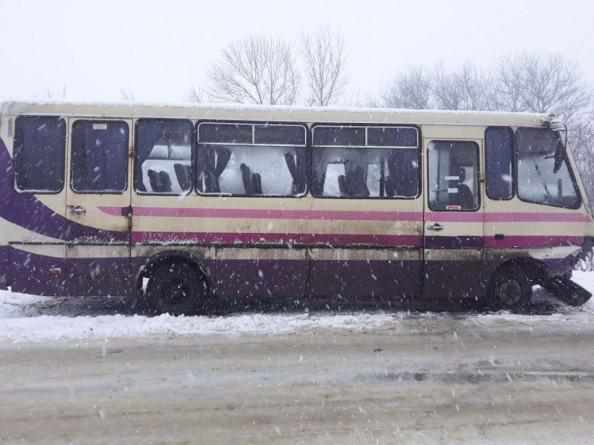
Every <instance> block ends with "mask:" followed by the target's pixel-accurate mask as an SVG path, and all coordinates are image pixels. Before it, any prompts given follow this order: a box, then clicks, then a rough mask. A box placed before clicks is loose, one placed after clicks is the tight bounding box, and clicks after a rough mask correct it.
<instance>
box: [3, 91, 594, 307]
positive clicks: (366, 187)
mask: <svg viewBox="0 0 594 445" xmlns="http://www.w3.org/2000/svg"><path fill="white" fill-rule="evenodd" d="M565 146H566V145H565V143H564V133H563V131H562V128H561V126H560V125H559V123H558V122H556V121H555V120H554V118H553V117H552V116H548V115H543V114H526V113H486V112H485V113H483V112H448V111H407V110H383V109H358V110H357V109H356V110H353V109H315V108H288V107H257V106H253V107H231V106H151V105H141V104H137V105H136V104H127V105H108V104H66V103H64V104H60V103H16V102H11V103H4V104H1V105H0V172H1V175H0V287H3V288H8V287H9V288H11V289H12V290H14V291H18V292H25V293H33V294H39V295H47V296H57V295H60V296H79V297H80V296H83V297H84V296H91V295H92V296H108V295H114V296H115V295H117V296H123V297H129V298H130V301H140V302H141V303H142V305H143V307H145V308H146V309H147V310H148V311H150V312H152V313H162V312H170V313H175V314H179V313H191V312H196V311H204V310H206V308H208V307H210V306H209V305H210V304H211V303H215V304H219V303H220V304H223V305H226V304H228V303H229V304H230V303H234V304H238V303H239V304H240V306H241V307H243V305H250V304H254V303H258V302H271V301H272V302H275V301H285V300H286V301H291V302H294V301H299V302H301V303H303V304H305V305H308V304H313V303H314V302H315V303H316V304H320V303H321V304H326V303H328V304H331V305H332V306H336V305H337V304H338V305H341V304H345V305H347V304H348V305H352V304H354V305H359V304H361V305H363V304H368V303H380V304H382V305H387V306H394V307H402V306H408V305H413V306H415V307H421V306H425V305H431V304H445V303H459V302H461V301H462V302H463V301H469V300H470V301H480V302H486V303H489V304H494V305H497V306H500V307H518V306H522V305H525V304H527V303H528V302H529V301H530V297H531V293H532V287H533V285H536V284H540V285H542V286H545V287H547V288H549V289H551V290H552V291H554V292H555V293H556V294H557V295H559V296H561V297H563V298H564V299H565V300H566V301H568V302H570V303H572V304H576V305H579V304H582V303H583V302H584V301H586V300H587V299H588V298H589V297H590V294H589V293H588V292H586V291H585V290H583V289H582V288H580V287H579V286H577V285H576V284H574V283H573V282H572V281H571V271H572V268H573V267H574V265H575V263H576V262H577V261H578V259H579V258H580V255H581V253H582V252H584V250H586V249H589V248H590V247H591V240H592V237H593V236H594V224H593V222H592V215H591V212H590V210H589V207H588V205H587V200H586V195H585V193H584V188H583V186H582V184H581V181H580V178H579V175H578V174H577V171H576V168H575V165H574V162H573V159H572V156H571V153H569V152H568V151H567V150H566V148H565Z"/></svg>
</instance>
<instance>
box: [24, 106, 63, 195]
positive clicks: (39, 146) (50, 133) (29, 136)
mask: <svg viewBox="0 0 594 445" xmlns="http://www.w3.org/2000/svg"><path fill="white" fill-rule="evenodd" d="M65 144H66V124H65V121H64V120H63V119H61V118H59V117H47V116H43V117H38V116H20V117H18V118H17V119H16V124H15V135H14V160H15V179H16V187H17V189H19V190H22V191H36V192H48V193H56V192H59V191H60V190H62V188H63V187H64V151H65V150H64V147H65Z"/></svg>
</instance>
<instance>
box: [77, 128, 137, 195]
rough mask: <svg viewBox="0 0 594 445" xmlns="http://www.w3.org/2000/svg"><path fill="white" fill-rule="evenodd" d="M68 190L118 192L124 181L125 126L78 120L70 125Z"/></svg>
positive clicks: (126, 159)
mask: <svg viewBox="0 0 594 445" xmlns="http://www.w3.org/2000/svg"><path fill="white" fill-rule="evenodd" d="M71 150H72V173H71V183H72V190H74V191H75V192H82V193H89V192H90V193H92V192H104V193H119V192H123V191H124V190H126V188H127V186H128V185H127V182H128V125H127V124H126V123H125V122H121V121H87V120H79V121H76V122H75V123H74V125H73V126H72V143H71Z"/></svg>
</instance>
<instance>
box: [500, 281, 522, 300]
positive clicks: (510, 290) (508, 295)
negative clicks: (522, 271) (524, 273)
mask: <svg viewBox="0 0 594 445" xmlns="http://www.w3.org/2000/svg"><path fill="white" fill-rule="evenodd" d="M497 298H498V299H499V301H500V302H502V303H503V304H505V305H506V306H513V305H515V304H517V303H519V302H520V301H521V300H522V285H521V284H520V282H519V281H516V280H506V281H503V282H500V283H499V286H497Z"/></svg>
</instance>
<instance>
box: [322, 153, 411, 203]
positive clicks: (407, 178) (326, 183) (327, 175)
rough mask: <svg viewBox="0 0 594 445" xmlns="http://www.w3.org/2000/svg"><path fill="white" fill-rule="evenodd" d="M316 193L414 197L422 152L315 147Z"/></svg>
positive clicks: (368, 196)
mask: <svg viewBox="0 0 594 445" xmlns="http://www.w3.org/2000/svg"><path fill="white" fill-rule="evenodd" d="M312 164H313V167H312V168H313V175H312V194H313V195H314V196H317V197H332V198H414V197H416V196H417V195H418V192H419V153H418V151H417V150H414V149H413V150H411V149H404V150H400V149H379V148H347V147H343V148H327V147H326V148H315V149H314V150H313V154H312Z"/></svg>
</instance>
